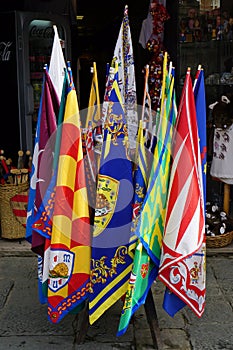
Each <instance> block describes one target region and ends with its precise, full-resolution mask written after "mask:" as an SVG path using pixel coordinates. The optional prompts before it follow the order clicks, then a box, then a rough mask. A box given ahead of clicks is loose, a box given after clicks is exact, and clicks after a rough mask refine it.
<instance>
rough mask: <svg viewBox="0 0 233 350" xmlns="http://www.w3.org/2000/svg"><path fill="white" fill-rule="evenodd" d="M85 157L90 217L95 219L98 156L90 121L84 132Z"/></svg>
mask: <svg viewBox="0 0 233 350" xmlns="http://www.w3.org/2000/svg"><path fill="white" fill-rule="evenodd" d="M82 140H83V141H82V144H83V157H84V165H85V176H86V183H87V193H88V202H89V209H90V216H91V218H93V215H92V214H93V212H94V208H95V198H96V177H97V155H96V153H95V146H94V136H93V122H92V121H89V124H88V128H87V129H86V128H85V129H83V130H82Z"/></svg>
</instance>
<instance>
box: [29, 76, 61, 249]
mask: <svg viewBox="0 0 233 350" xmlns="http://www.w3.org/2000/svg"><path fill="white" fill-rule="evenodd" d="M58 110H59V101H58V98H57V94H56V92H55V90H54V87H53V84H52V82H51V80H50V77H49V75H48V72H47V70H45V71H44V78H43V88H42V94H41V101H40V108H39V113H38V120H37V127H36V136H35V146H34V152H33V159H32V170H31V175H30V188H29V198H28V208H27V223H26V235H25V238H26V239H27V240H28V241H29V242H30V243H31V249H32V251H34V252H35V253H37V254H39V255H41V256H43V251H44V238H43V237H42V236H40V235H38V234H37V233H36V232H35V231H34V230H33V228H32V223H33V220H34V217H35V214H36V212H37V210H38V208H39V206H40V204H41V201H42V198H43V196H44V194H45V191H46V189H47V187H48V184H49V181H50V179H51V176H52V164H53V151H54V143H53V142H54V137H52V135H54V132H55V131H56V128H57V121H56V117H57V115H58ZM45 164H46V165H45Z"/></svg>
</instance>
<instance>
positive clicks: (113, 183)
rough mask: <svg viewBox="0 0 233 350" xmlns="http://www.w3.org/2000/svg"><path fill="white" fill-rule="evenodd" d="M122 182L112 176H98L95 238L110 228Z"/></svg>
mask: <svg viewBox="0 0 233 350" xmlns="http://www.w3.org/2000/svg"><path fill="white" fill-rule="evenodd" d="M119 184H120V182H119V181H117V180H116V179H113V178H112V177H110V176H106V175H101V174H99V175H98V187H97V195H96V208H95V220H94V236H98V235H99V234H100V233H101V232H103V230H104V229H105V228H106V227H107V226H108V224H109V222H110V220H111V218H112V216H113V213H114V211H115V207H116V202H117V197H118V191H119Z"/></svg>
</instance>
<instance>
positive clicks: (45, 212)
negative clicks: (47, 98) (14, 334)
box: [32, 69, 69, 304]
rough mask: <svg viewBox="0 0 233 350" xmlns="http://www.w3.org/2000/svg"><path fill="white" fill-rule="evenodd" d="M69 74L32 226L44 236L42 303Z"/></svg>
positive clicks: (40, 260) (40, 279) (40, 281)
mask: <svg viewBox="0 0 233 350" xmlns="http://www.w3.org/2000/svg"><path fill="white" fill-rule="evenodd" d="M68 83H69V81H68V74H67V70H66V69H65V76H64V83H63V91H62V96H61V101H60V107H59V113H58V121H57V130H56V133H55V147H54V157H53V166H52V177H51V180H50V183H49V185H48V187H47V190H46V193H45V195H44V197H43V200H42V202H41V205H40V206H39V208H38V210H37V212H36V214H35V217H34V219H33V220H32V228H33V230H34V231H36V232H37V233H38V234H39V235H41V236H42V237H44V239H45V243H44V252H43V257H42V256H38V289H39V297H40V302H41V304H44V303H46V302H47V294H48V293H47V290H48V284H47V282H48V272H49V252H50V240H51V233H52V217H53V210H54V202H55V188H56V180H57V167H58V158H59V151H60V141H61V130H62V121H63V117H64V108H65V101H66V95H67V89H68Z"/></svg>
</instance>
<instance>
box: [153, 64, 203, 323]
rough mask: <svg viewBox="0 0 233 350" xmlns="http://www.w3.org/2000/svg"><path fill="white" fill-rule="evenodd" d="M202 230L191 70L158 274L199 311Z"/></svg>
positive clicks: (178, 132) (178, 129)
mask: <svg viewBox="0 0 233 350" xmlns="http://www.w3.org/2000/svg"><path fill="white" fill-rule="evenodd" d="M204 232H205V215H204V202H203V184H202V170H201V157H200V149H199V139H198V128H197V119H196V108H195V100H194V94H193V88H192V80H191V76H190V70H188V71H187V74H186V79H185V83H184V88H183V92H182V96H181V100H180V106H179V110H178V116H177V124H176V131H175V134H174V144H173V163H172V167H171V177H170V185H169V192H168V201H167V212H166V219H165V231H164V238H163V245H162V255H161V260H160V268H159V276H158V277H159V279H160V280H161V281H163V282H164V283H165V285H166V286H167V287H168V288H169V289H170V291H171V292H173V293H174V294H175V295H177V296H178V297H179V298H180V299H181V300H182V301H183V302H184V303H185V304H187V305H188V306H189V307H190V308H191V309H192V310H193V311H194V312H195V313H196V314H197V316H198V317H201V315H202V314H203V312H204V307H205V293H206V288H205V269H206V266H205V235H204ZM171 308H172V305H171ZM171 314H172V311H171Z"/></svg>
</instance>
